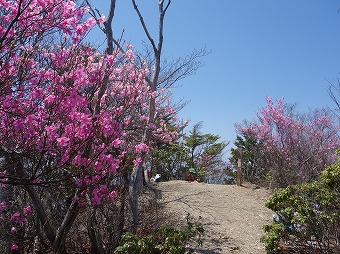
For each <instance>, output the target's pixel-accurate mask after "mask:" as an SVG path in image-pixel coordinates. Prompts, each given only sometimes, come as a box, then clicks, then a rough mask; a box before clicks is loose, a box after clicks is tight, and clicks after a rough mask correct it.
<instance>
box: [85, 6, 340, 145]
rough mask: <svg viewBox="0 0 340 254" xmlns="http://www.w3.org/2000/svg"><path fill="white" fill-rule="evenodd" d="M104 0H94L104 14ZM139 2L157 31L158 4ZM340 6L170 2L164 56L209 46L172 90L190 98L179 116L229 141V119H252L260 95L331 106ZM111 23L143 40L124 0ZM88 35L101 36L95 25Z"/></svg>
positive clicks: (338, 71) (339, 68)
mask: <svg viewBox="0 0 340 254" xmlns="http://www.w3.org/2000/svg"><path fill="white" fill-rule="evenodd" d="M109 2H110V1H109V0H97V1H95V0H92V3H93V4H94V5H96V7H97V8H98V9H99V10H100V11H101V12H102V13H104V14H105V15H106V14H107V12H108V6H109ZM137 3H138V5H139V7H140V10H141V12H142V13H143V14H144V18H145V21H146V23H147V25H148V26H149V27H150V31H151V33H152V35H153V36H156V31H157V8H158V7H157V1H156V0H154V1H150V0H149V1H145V0H144V1H142V0H139V1H138V0H137ZM339 8H340V2H339V1H337V0H327V1H321V0H281V1H278V0H277V1H275V0H257V1H255V0H233V1H232V0H211V1H205V0H172V3H171V6H170V7H169V10H168V12H167V14H166V17H165V26H164V45H163V53H164V54H163V57H165V58H177V57H180V56H183V55H185V54H188V53H190V52H191V51H192V50H193V49H200V48H204V47H207V49H208V50H211V53H210V54H209V55H208V56H206V57H204V58H203V59H202V60H203V62H204V66H203V67H202V68H201V69H199V70H198V71H197V73H196V74H195V75H193V76H191V77H188V78H186V79H184V80H181V81H180V82H179V83H178V84H177V86H178V87H177V88H174V89H173V94H174V100H180V99H185V100H187V101H188V102H189V104H188V105H187V106H186V107H185V108H184V109H183V110H182V111H181V112H180V114H179V115H180V117H181V118H183V119H189V120H190V122H191V124H195V123H197V122H199V121H203V132H205V133H212V134H218V135H220V136H221V140H224V141H230V142H231V143H233V141H234V139H235V137H236V133H235V131H234V124H235V123H239V122H241V121H242V120H243V119H251V118H252V117H253V116H255V113H256V112H257V111H258V110H259V109H260V108H261V106H262V105H264V104H265V97H266V96H271V97H273V98H281V97H284V98H285V101H286V102H288V103H298V110H299V111H300V112H304V111H306V110H308V109H313V108H320V107H327V106H330V107H333V106H334V105H333V103H332V101H331V99H330V97H329V95H328V92H327V89H328V86H329V82H331V83H335V82H336V79H337V78H340V12H339ZM113 27H114V33H115V35H116V37H120V35H121V33H122V31H123V29H124V35H123V38H124V39H125V40H127V41H129V42H130V43H131V44H132V45H134V47H135V48H136V49H141V43H142V41H143V40H144V41H146V37H145V35H144V33H143V31H142V28H141V26H140V23H139V20H138V17H137V15H136V14H135V12H134V10H133V7H132V4H131V1H129V0H117V6H116V16H115V18H114V22H113ZM90 36H91V37H90V38H91V40H92V41H94V42H97V43H100V42H102V41H103V39H104V36H103V35H102V33H101V32H100V31H99V30H98V29H96V30H95V31H93V32H92V33H91V35H90ZM230 147H231V146H229V148H230Z"/></svg>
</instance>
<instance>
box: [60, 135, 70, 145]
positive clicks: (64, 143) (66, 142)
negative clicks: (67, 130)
mask: <svg viewBox="0 0 340 254" xmlns="http://www.w3.org/2000/svg"><path fill="white" fill-rule="evenodd" d="M69 141H70V139H69V138H68V137H61V138H57V144H58V146H59V147H65V146H67V145H68V142H69Z"/></svg>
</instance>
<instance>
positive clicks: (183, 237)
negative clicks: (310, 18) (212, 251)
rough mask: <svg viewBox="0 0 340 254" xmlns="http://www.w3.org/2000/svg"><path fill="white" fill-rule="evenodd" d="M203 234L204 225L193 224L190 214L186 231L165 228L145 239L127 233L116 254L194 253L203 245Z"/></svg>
mask: <svg viewBox="0 0 340 254" xmlns="http://www.w3.org/2000/svg"><path fill="white" fill-rule="evenodd" d="M203 233H204V229H203V227H202V224H201V223H199V222H193V221H192V219H191V217H190V216H189V214H188V215H187V226H186V227H185V228H184V229H176V228H172V227H169V226H165V227H163V228H161V229H160V230H158V231H157V232H156V233H155V234H154V235H147V236H145V237H138V236H136V235H134V234H132V233H130V232H127V233H125V234H124V235H123V237H122V244H121V245H120V246H118V247H117V249H116V250H115V252H114V254H161V253H164V254H165V253H167V254H185V253H193V249H194V247H196V246H199V245H201V244H202V240H201V236H202V235H203Z"/></svg>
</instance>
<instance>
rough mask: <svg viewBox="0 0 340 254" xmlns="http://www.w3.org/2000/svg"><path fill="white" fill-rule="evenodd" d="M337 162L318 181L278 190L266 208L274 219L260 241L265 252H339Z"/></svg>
mask: <svg viewBox="0 0 340 254" xmlns="http://www.w3.org/2000/svg"><path fill="white" fill-rule="evenodd" d="M339 189H340V162H338V163H336V164H334V165H332V166H329V167H327V168H326V169H325V170H324V171H323V172H322V174H321V175H320V177H319V178H318V180H317V181H314V182H311V183H306V184H300V185H293V186H289V187H287V188H284V189H280V190H278V191H276V192H275V193H274V195H273V196H272V197H271V198H270V199H269V200H267V202H266V207H268V208H270V209H271V210H273V211H274V212H275V213H276V220H274V222H273V223H272V224H270V225H265V226H264V231H265V232H266V234H265V235H264V236H263V237H262V238H261V241H262V242H263V243H264V244H265V247H266V250H267V251H268V252H270V253H271V252H272V253H274V252H275V250H277V249H278V248H279V247H282V246H284V247H286V248H289V249H294V250H295V251H297V252H298V253H340V194H339Z"/></svg>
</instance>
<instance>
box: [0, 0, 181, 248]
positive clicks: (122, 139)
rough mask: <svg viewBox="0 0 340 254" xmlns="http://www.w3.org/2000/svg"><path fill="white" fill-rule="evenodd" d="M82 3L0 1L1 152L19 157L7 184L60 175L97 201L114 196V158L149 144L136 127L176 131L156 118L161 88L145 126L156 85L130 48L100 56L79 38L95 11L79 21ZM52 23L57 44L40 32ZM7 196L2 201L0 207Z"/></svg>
mask: <svg viewBox="0 0 340 254" xmlns="http://www.w3.org/2000/svg"><path fill="white" fill-rule="evenodd" d="M87 11H88V9H87V8H85V7H77V5H76V3H75V1H72V0H68V1H58V0H15V1H12V0H0V14H1V15H0V59H1V60H0V84H1V89H0V151H1V152H2V154H6V153H7V154H15V155H16V156H17V157H18V158H21V159H22V160H25V162H26V163H24V164H23V172H21V173H16V175H15V178H13V177H12V179H15V181H17V182H15V184H18V183H21V181H22V182H24V183H25V184H28V183H32V184H33V185H34V184H39V183H40V184H46V183H49V181H52V180H53V181H56V182H57V181H64V180H65V176H67V177H68V179H67V180H68V182H67V186H66V185H65V186H66V187H67V188H70V189H71V190H78V189H81V191H80V193H79V194H78V195H77V196H75V197H73V201H74V202H77V203H78V204H82V205H85V204H86V202H87V200H90V202H89V203H88V205H93V206H98V205H101V204H103V203H105V202H111V201H112V200H113V199H114V198H115V197H116V196H117V195H118V194H117V192H116V190H115V189H114V186H113V185H112V184H111V183H112V180H113V179H114V178H115V177H116V173H117V170H119V168H120V166H121V165H122V161H124V160H125V159H126V158H127V157H128V158H129V159H130V158H132V159H133V160H134V164H135V165H139V164H140V162H141V158H140V153H147V152H149V151H150V148H151V147H150V144H144V143H141V140H142V133H143V130H146V129H149V130H151V132H152V135H153V136H156V137H157V138H159V139H162V140H164V141H166V142H171V141H172V140H173V139H174V138H176V137H177V132H176V131H170V130H168V127H167V122H166V121H165V120H163V118H164V117H165V116H167V115H169V114H173V113H174V110H173V109H172V108H171V107H170V106H169V105H170V103H169V102H168V101H167V100H162V99H161V98H162V97H161V96H160V97H159V98H160V99H159V101H158V104H157V106H156V111H157V114H158V118H157V119H156V122H155V123H152V124H151V125H153V126H154V127H153V128H150V127H149V126H150V123H149V115H148V112H149V101H150V99H151V98H154V97H155V93H154V92H152V91H150V88H149V86H148V84H147V83H146V81H145V76H146V75H147V73H148V69H147V68H146V67H143V68H137V67H136V65H135V63H134V58H135V56H134V53H133V51H132V48H131V47H128V50H127V53H126V54H122V53H120V52H118V51H117V52H114V54H113V55H109V56H108V55H106V54H105V53H104V52H96V50H95V49H93V48H92V47H90V46H88V45H83V44H81V43H80V42H81V40H82V38H83V36H84V35H85V34H86V32H87V31H88V29H90V28H91V27H93V25H94V24H95V23H96V22H99V23H100V22H103V20H104V18H103V17H101V18H100V19H99V20H94V19H93V18H90V19H87V20H85V21H83V20H84V14H85V13H86V12H87ZM60 31H61V32H62V33H63V34H64V35H63V38H60V41H61V42H62V41H63V42H62V43H61V44H59V45H53V44H49V43H46V40H44V39H43V38H52V37H50V36H52V35H55V36H58V32H60ZM158 95H159V94H158ZM33 161H34V163H33ZM31 162H32V163H31ZM0 174H2V175H1V179H0V180H1V183H2V184H11V182H10V181H7V180H6V179H10V177H11V176H13V175H12V172H11V170H10V169H9V170H6V171H3V172H0ZM51 175H53V179H50V178H51V177H50V176H51ZM44 186H47V185H44ZM72 188H74V189H72ZM87 197H89V199H87ZM6 205H7V204H6V203H4V202H1V203H0V211H1V210H3V209H6ZM31 207H32V208H31ZM32 210H34V204H31V206H27V207H25V208H24V209H23V210H21V211H18V212H13V213H12V215H11V217H10V218H8V219H9V220H10V221H11V222H13V223H19V224H20V223H25V220H27V216H29V215H30V214H31V213H32ZM14 231H15V230H14ZM16 248H17V245H13V246H12V249H13V250H14V249H16Z"/></svg>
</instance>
